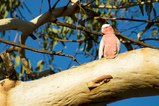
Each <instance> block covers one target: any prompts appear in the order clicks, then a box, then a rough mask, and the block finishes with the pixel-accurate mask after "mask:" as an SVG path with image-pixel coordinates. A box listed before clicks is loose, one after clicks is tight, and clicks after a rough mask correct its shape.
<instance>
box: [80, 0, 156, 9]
mask: <svg viewBox="0 0 159 106" xmlns="http://www.w3.org/2000/svg"><path fill="white" fill-rule="evenodd" d="M158 1H159V0H148V1H143V2H136V3H131V4H129V3H128V4H125V5H122V6H113V5H109V6H107V5H92V4H89V5H87V4H86V3H84V4H81V5H82V6H84V7H85V6H87V7H92V8H107V9H122V8H128V7H133V6H137V5H144V4H149V3H152V2H158Z"/></svg>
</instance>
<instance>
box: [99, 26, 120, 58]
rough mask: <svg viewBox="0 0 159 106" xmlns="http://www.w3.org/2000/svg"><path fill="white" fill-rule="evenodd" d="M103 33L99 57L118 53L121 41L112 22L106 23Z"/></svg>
mask: <svg viewBox="0 0 159 106" xmlns="http://www.w3.org/2000/svg"><path fill="white" fill-rule="evenodd" d="M101 33H102V34H103V37H102V39H101V41H100V45H99V54H98V55H99V59H101V58H102V57H107V56H112V55H116V54H118V53H119V51H120V41H119V39H118V38H117V37H116V36H115V33H114V29H113V28H112V26H111V25H110V24H104V25H103V26H102V29H101Z"/></svg>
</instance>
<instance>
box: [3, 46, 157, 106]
mask: <svg viewBox="0 0 159 106" xmlns="http://www.w3.org/2000/svg"><path fill="white" fill-rule="evenodd" d="M0 89H1V90H0V101H3V104H2V105H4V106H64V105H72V106H75V105H82V106H84V105H87V106H90V105H93V106H95V105H98V106H100V105H101V106H103V105H105V104H109V103H112V102H115V101H118V100H122V99H126V98H132V97H143V96H153V95H159V50H156V49H150V48H144V49H139V50H133V51H129V52H125V53H122V54H119V55H116V56H111V57H107V58H103V59H100V60H95V61H93V62H90V63H87V64H83V65H81V66H78V67H74V68H71V69H69V70H66V71H63V72H60V73H57V74H54V75H50V76H48V77H45V78H42V79H38V80H35V81H28V82H22V81H11V80H8V79H5V80H3V81H1V82H0ZM1 95H2V96H1Z"/></svg>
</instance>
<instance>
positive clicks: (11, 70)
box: [0, 51, 18, 80]
mask: <svg viewBox="0 0 159 106" xmlns="http://www.w3.org/2000/svg"><path fill="white" fill-rule="evenodd" d="M0 57H1V58H2V60H3V63H4V66H5V68H6V71H7V75H8V77H9V78H10V79H11V80H17V79H18V77H17V75H16V71H15V69H14V64H13V63H12V61H11V59H10V55H9V53H6V51H4V52H2V53H0Z"/></svg>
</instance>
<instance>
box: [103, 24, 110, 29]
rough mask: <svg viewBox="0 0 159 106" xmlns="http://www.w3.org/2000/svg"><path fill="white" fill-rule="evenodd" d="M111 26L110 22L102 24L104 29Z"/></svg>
mask: <svg viewBox="0 0 159 106" xmlns="http://www.w3.org/2000/svg"><path fill="white" fill-rule="evenodd" d="M110 26H111V25H110V24H104V25H102V29H103V28H105V27H110Z"/></svg>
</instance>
